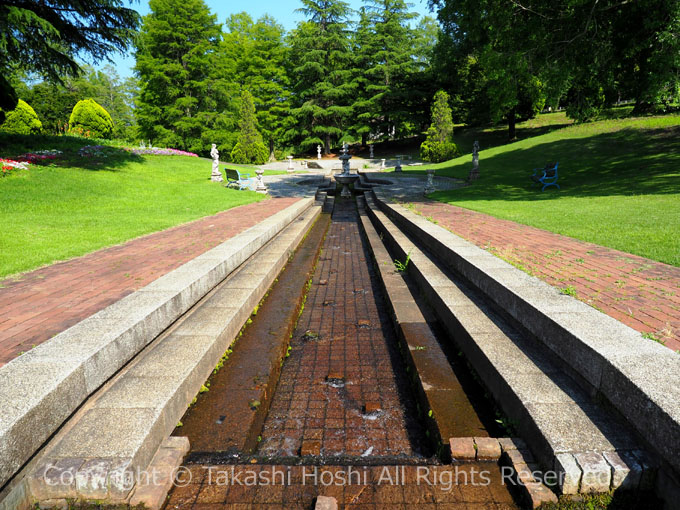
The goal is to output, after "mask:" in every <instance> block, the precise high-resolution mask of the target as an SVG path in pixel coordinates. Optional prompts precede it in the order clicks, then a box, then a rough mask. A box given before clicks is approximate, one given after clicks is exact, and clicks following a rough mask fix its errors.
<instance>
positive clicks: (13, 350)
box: [0, 198, 297, 366]
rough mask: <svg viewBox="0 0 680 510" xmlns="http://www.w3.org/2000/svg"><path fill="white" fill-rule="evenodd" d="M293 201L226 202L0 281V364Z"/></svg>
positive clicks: (294, 199)
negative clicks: (219, 208)
mask: <svg viewBox="0 0 680 510" xmlns="http://www.w3.org/2000/svg"><path fill="white" fill-rule="evenodd" d="M296 200H297V199H296V198H281V199H276V200H267V201H264V202H258V203H254V204H248V205H244V206H241V207H237V208H234V209H229V210H227V211H224V212H221V213H219V214H216V215H214V216H208V217H206V218H202V219H200V220H197V221H194V222H191V223H187V224H185V225H180V226H178V227H173V228H170V229H168V230H164V231H161V232H156V233H154V234H150V235H147V236H144V237H140V238H137V239H134V240H132V241H129V242H127V243H125V244H122V245H119V246H114V247H111V248H106V249H103V250H99V251H97V252H94V253H90V254H89V255H85V256H83V257H79V258H76V259H72V260H69V261H67V262H62V263H58V264H53V265H51V266H47V267H44V268H42V269H37V270H35V271H32V272H30V273H26V274H24V275H21V276H20V277H19V278H10V279H6V280H4V281H0V287H2V288H0V311H1V314H0V366H2V365H4V364H5V363H7V362H8V361H10V360H12V359H14V358H15V357H16V356H18V355H19V354H20V353H21V352H25V351H28V350H30V349H31V348H32V347H33V346H35V345H38V344H40V343H42V342H44V341H45V340H47V339H49V338H51V337H53V336H54V335H56V334H57V333H59V332H61V331H63V330H65V329H67V328H69V327H71V326H73V325H74V324H76V323H77V322H79V321H81V320H83V319H85V318H86V317H89V316H90V315H92V314H93V313H95V312H98V311H99V310H101V309H103V308H105V307H107V306H108V305H110V304H111V303H114V302H115V301H117V300H119V299H121V298H122V297H124V296H126V295H128V294H130V293H132V292H134V291H135V290H137V289H139V288H141V287H144V286H145V285H147V284H148V283H150V282H152V281H153V280H155V279H156V278H159V277H160V276H162V275H164V274H166V273H168V272H169V271H171V270H173V269H175V268H177V267H178V266H180V265H182V264H184V263H185V262H188V261H189V260H191V259H193V258H194V257H196V256H198V255H200V254H201V253H204V252H206V251H208V250H209V249H211V248H213V247H215V246H217V245H218V244H220V243H222V242H223V241H225V240H227V239H229V238H231V237H233V236H235V235H236V234H238V233H239V232H242V231H243V230H245V229H247V228H249V227H251V226H253V225H255V224H256V223H258V222H260V221H262V220H264V219H265V218H267V217H269V216H271V215H272V214H274V213H276V212H278V211H280V210H282V209H284V208H285V207H287V206H289V205H290V204H292V203H293V202H295V201H296Z"/></svg>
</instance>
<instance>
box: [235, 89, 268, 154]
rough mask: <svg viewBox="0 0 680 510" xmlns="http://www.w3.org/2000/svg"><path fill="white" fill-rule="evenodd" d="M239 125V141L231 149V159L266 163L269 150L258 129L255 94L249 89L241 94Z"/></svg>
mask: <svg viewBox="0 0 680 510" xmlns="http://www.w3.org/2000/svg"><path fill="white" fill-rule="evenodd" d="M238 126H239V135H238V141H237V142H236V145H235V146H234V149H233V150H232V151H231V160H232V161H233V162H234V163H241V164H248V163H252V164H256V165H261V164H263V163H265V162H266V161H267V157H268V152H267V149H266V147H265V146H264V144H263V143H262V135H260V133H259V131H258V130H257V118H256V117H255V103H254V101H253V95H252V94H251V93H250V92H248V91H247V90H244V91H243V93H242V94H241V108H240V109H239V123H238Z"/></svg>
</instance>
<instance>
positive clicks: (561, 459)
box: [554, 453, 583, 494]
mask: <svg viewBox="0 0 680 510" xmlns="http://www.w3.org/2000/svg"><path fill="white" fill-rule="evenodd" d="M554 469H555V472H556V473H557V474H558V485H559V488H560V491H561V492H562V494H578V492H579V488H580V486H581V476H582V474H583V472H582V471H581V468H580V466H579V465H578V463H577V462H576V459H575V458H574V456H573V455H572V454H570V453H559V454H557V455H555V465H554Z"/></svg>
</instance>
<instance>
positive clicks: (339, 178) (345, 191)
mask: <svg viewBox="0 0 680 510" xmlns="http://www.w3.org/2000/svg"><path fill="white" fill-rule="evenodd" d="M333 178H334V179H335V182H338V183H340V184H342V192H340V196H341V197H344V198H350V197H351V196H352V193H351V192H350V191H349V185H350V184H352V183H353V182H354V181H356V180H357V179H358V178H359V176H358V175H357V174H349V173H347V174H344V173H343V174H335V175H334V176H333Z"/></svg>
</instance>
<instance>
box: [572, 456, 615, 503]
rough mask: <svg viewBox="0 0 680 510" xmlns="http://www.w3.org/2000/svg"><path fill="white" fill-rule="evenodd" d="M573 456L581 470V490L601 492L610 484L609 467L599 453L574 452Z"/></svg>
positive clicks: (584, 491) (606, 489) (607, 488)
mask: <svg viewBox="0 0 680 510" xmlns="http://www.w3.org/2000/svg"><path fill="white" fill-rule="evenodd" d="M574 458H575V459H576V462H578V465H579V466H580V468H581V471H582V472H583V475H582V476H581V492H582V493H584V494H588V493H603V492H607V491H608V490H609V487H610V486H611V467H610V466H609V464H608V463H607V461H606V460H605V459H604V457H603V456H602V455H601V454H599V453H575V454H574Z"/></svg>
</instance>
